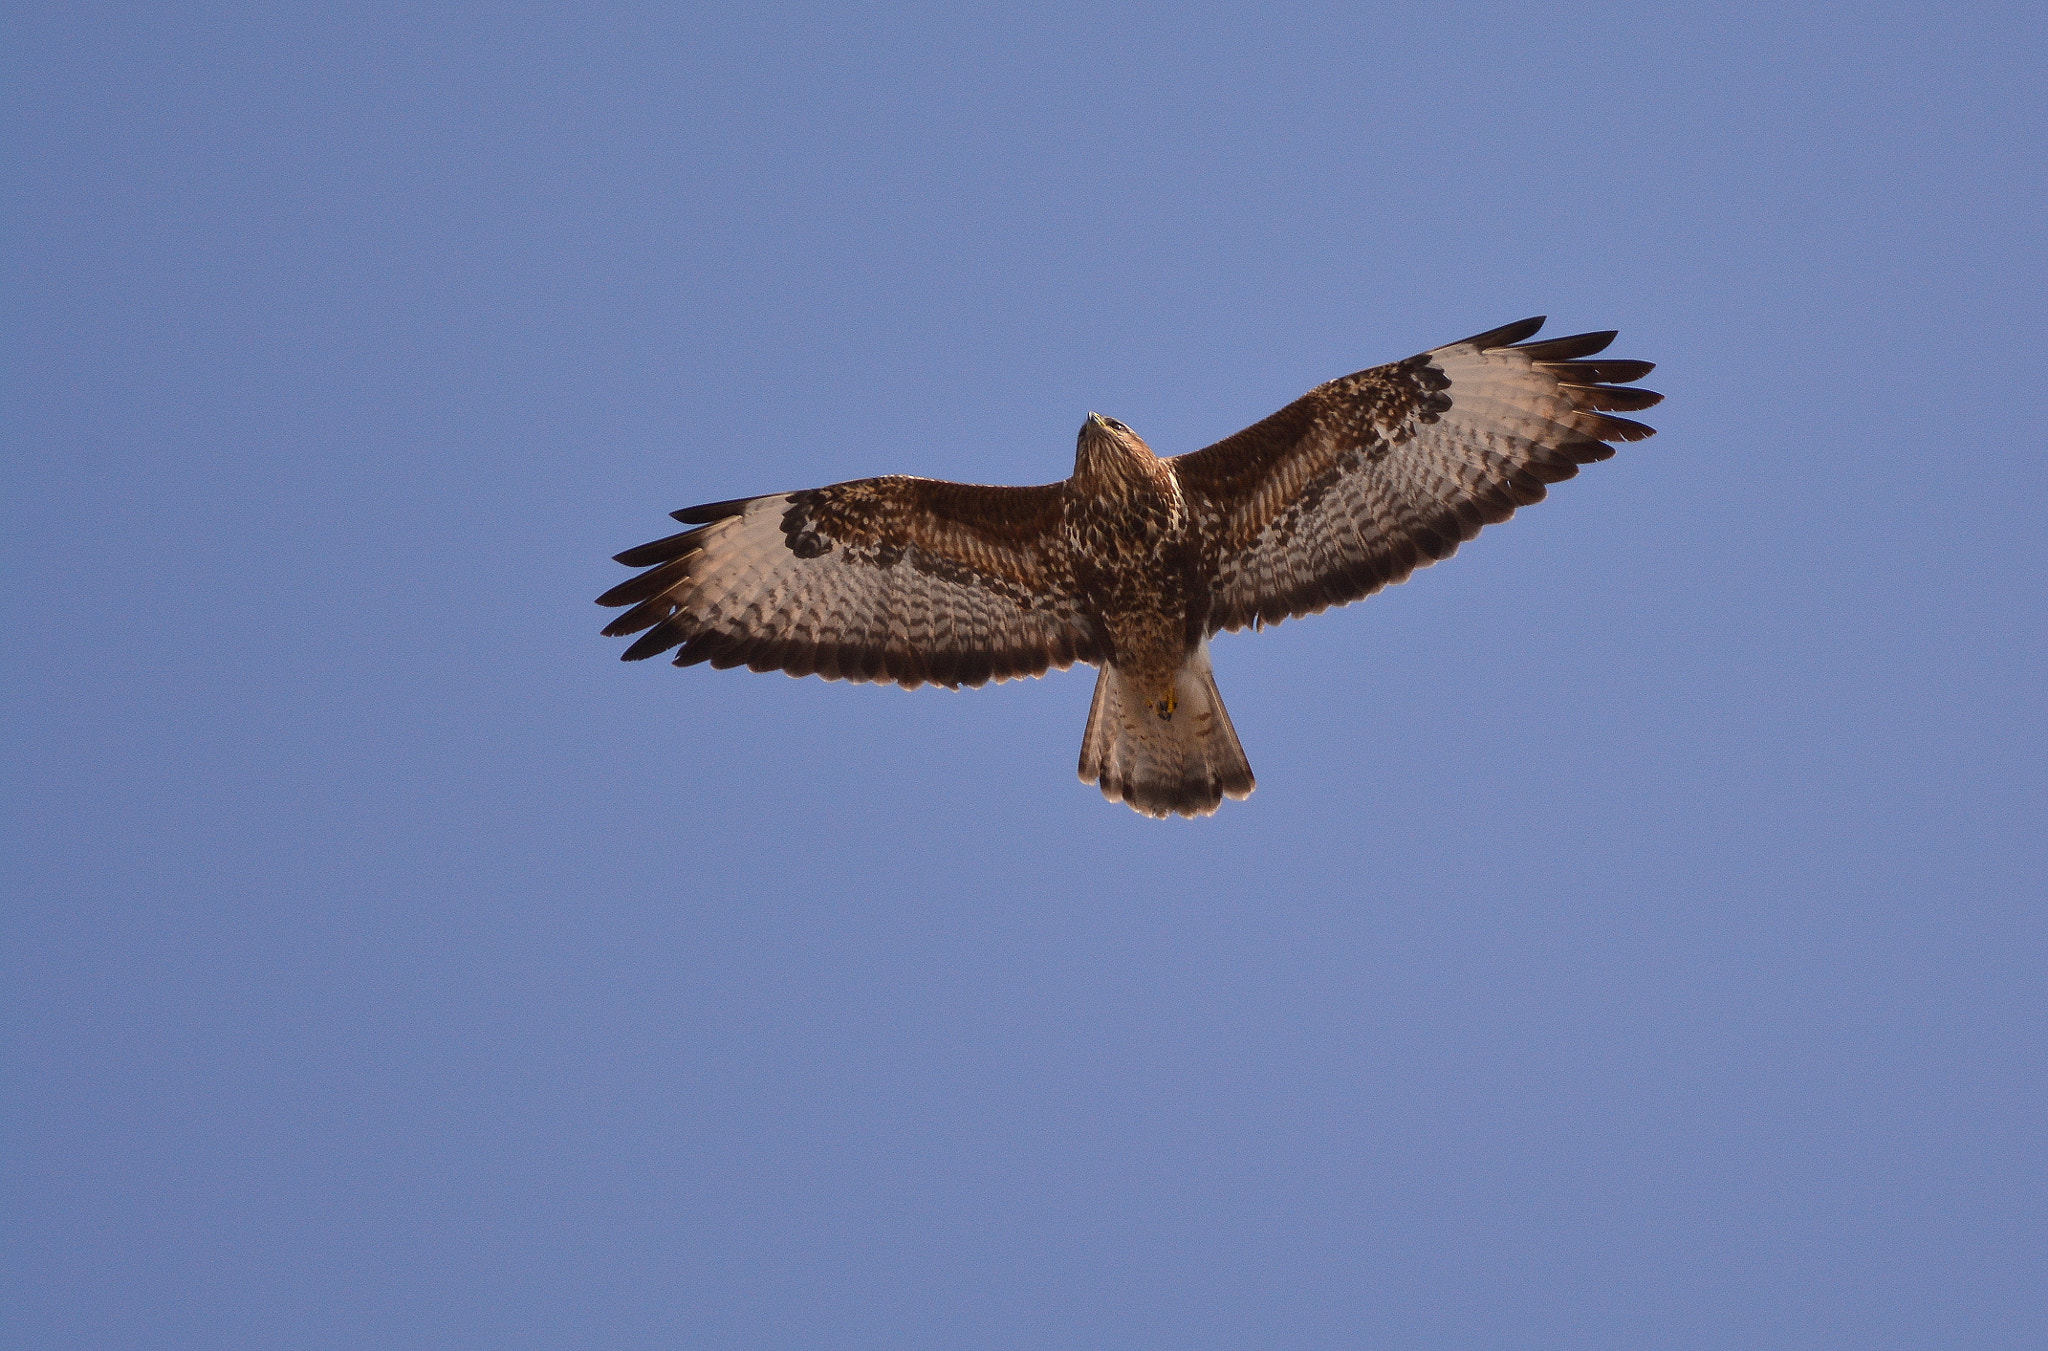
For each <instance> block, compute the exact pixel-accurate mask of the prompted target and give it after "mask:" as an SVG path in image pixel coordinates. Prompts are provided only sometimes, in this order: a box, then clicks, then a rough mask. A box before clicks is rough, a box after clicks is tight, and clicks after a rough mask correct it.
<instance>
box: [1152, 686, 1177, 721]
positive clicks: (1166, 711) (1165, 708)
mask: <svg viewBox="0 0 2048 1351" xmlns="http://www.w3.org/2000/svg"><path fill="white" fill-rule="evenodd" d="M1154 707H1156V708H1157V709H1158V710H1159V720H1160V721H1161V722H1171V721H1172V720H1173V710H1175V709H1176V708H1179V707H1180V701H1179V700H1178V699H1176V698H1174V695H1173V691H1172V690H1171V689H1169V690H1167V692H1166V697H1165V698H1164V699H1161V700H1160V701H1159V702H1158V703H1157V704H1156V705H1154Z"/></svg>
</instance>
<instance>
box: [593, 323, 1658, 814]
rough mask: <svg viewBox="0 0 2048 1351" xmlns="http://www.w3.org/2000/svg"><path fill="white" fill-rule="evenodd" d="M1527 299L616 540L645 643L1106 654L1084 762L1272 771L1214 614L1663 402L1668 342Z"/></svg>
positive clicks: (1466, 524)
mask: <svg viewBox="0 0 2048 1351" xmlns="http://www.w3.org/2000/svg"><path fill="white" fill-rule="evenodd" d="M1542 326H1543V320H1542V319H1540V318H1537V319H1525V320H1523V321H1522V322H1521V323H1518V324H1509V325H1507V326H1506V327H1505V328H1497V329H1494V330H1493V331H1492V332H1489V333H1481V334H1479V335H1477V336H1475V337H1471V338H1467V339H1465V340H1464V341H1463V342H1454V343H1452V344H1450V345H1449V346H1448V347H1439V348H1437V349H1435V350H1434V351H1430V352H1424V353H1422V354H1421V355H1419V356H1413V357H1410V358H1408V359H1407V360H1406V361H1397V362H1394V363H1392V364H1391V365H1386V366H1375V367H1373V368H1372V369H1371V370H1367V371H1360V372H1359V373H1358V374H1356V375H1347V376H1345V377H1343V378H1342V379H1339V380H1332V381H1330V382H1329V383H1328V384H1325V385H1318V386H1317V387H1316V388H1314V389H1312V390H1310V391H1309V392H1308V393H1307V394H1304V395H1303V396H1302V397H1300V398H1299V399H1296V400H1295V401H1294V402H1293V403H1290V404H1288V405H1287V406H1286V407H1285V408H1283V409H1281V410H1280V411H1279V412H1277V413H1275V414H1273V416H1271V417H1269V418H1267V419H1266V420H1265V421H1263V422H1260V423H1258V424H1256V425H1254V426H1251V427H1247V428H1245V429H1244V430H1243V431H1241V432H1239V433H1237V434H1236V435H1235V436H1231V437H1228V438H1226V439H1224V440H1222V441H1218V442H1217V443H1216V444H1215V445H1213V446H1210V447H1209V448H1207V449H1206V450H1198V451H1195V452H1194V453H1193V454H1190V455H1179V456H1175V457H1174V458H1172V459H1160V458H1158V457H1157V456H1155V455H1154V454H1153V453H1152V450H1151V448H1150V447H1149V446H1147V445H1146V444H1145V442H1144V441H1143V440H1142V439H1141V438H1140V437H1139V436H1138V434H1137V433H1136V432H1134V431H1132V430H1131V429H1130V428H1128V427H1126V426H1124V424H1123V423H1121V422H1118V421H1117V420H1116V419H1115V418H1105V417H1101V416H1099V415H1097V414H1095V413H1090V414H1089V415H1088V420H1087V422H1086V423H1084V424H1083V425H1082V427H1081V433H1080V438H1079V442H1078V445H1077V448H1076V451H1075V455H1074V476H1073V477H1072V478H1070V479H1068V480H1066V481H1065V482H1064V483H1048V484H1045V485H1043V486H1041V487H1035V488H1009V487H986V486H983V485H981V484H971V483H946V482H941V481H939V480H936V479H924V478H911V477H908V476H905V475H900V474H897V475H890V476H888V477H885V478H867V479H855V480H853V481H852V482H850V483H835V484H833V485H832V486H830V487H826V488H811V489H807V490H805V491H803V492H793V493H772V494H770V495H768V496H766V497H745V498H738V499H735V500H733V501H730V502H713V503H711V504H709V505H707V506H701V507H686V508H684V509H683V510H681V511H678V512H675V513H673V515H674V516H675V518H676V519H677V520H678V521H681V522H682V523H684V524H685V525H688V526H690V527H692V528H691V529H688V530H685V531H683V532H682V533H681V534H677V535H670V536H669V537H668V538H667V539H660V540H656V541H655V542H654V543H652V544H643V545H641V546H640V547H639V548H637V549H628V550H626V552H624V553H622V554H620V555H618V561H619V562H621V563H624V564H625V565H626V566H627V567H633V568H645V569H647V571H645V572H643V573H641V574H640V575H639V576H637V577H635V578H633V579H632V580H631V581H628V582H624V583H621V584H620V585H618V586H616V587H613V588H612V589H611V590H610V591H607V592H606V593H605V594H604V595H602V596H600V597H599V598H598V604H600V605H612V606H631V607H632V608H631V609H629V610H627V611H626V613H625V614H623V615H621V616H620V617H619V618H618V619H616V620H614V621H613V622H612V623H611V624H610V625H609V626H608V627H607V628H606V629H605V633H606V634H607V635H609V636H612V637H621V636H624V635H626V634H633V633H638V634H640V635H641V636H640V638H639V639H638V640H637V641H635V642H634V643H633V645H632V646H630V647H628V648H627V649H626V651H625V660H627V661H639V660H641V659H643V658H646V657H652V656H654V655H655V654H657V653H660V652H666V651H668V650H669V649H671V648H675V647H678V646H680V648H681V650H680V651H678V652H677V653H676V656H675V664H676V665H678V666H694V665H696V664H697V663H699V662H707V661H708V662H710V663H711V664H712V665H713V666H715V667H732V666H746V667H748V668H750V669H752V670H756V671H774V670H781V671H787V672H788V673H789V674H791V675H793V676H805V675H821V676H823V677H825V679H827V680H842V679H843V680H853V681H866V680H873V681H886V682H892V683H895V684H898V685H903V686H905V687H914V686H917V685H922V684H927V683H929V684H934V685H944V686H946V687H947V688H948V689H956V688H958V687H959V686H961V685H980V684H983V683H985V682H987V681H990V680H995V681H1003V680H1012V679H1016V678H1018V677H1020V676H1038V675H1043V674H1045V671H1046V668H1048V667H1054V666H1056V667H1060V668H1062V669H1064V668H1066V667H1068V666H1071V665H1073V664H1074V663H1075V662H1077V661H1081V662H1087V663H1088V664H1090V665H1092V666H1098V667H1100V668H1101V673H1100V674H1099V675H1098V676H1097V677H1096V681H1095V701H1094V703H1093V705H1092V706H1091V707H1090V708H1089V710H1088V729H1087V731H1085V732H1084V733H1082V736H1081V778H1082V780H1083V781H1084V782H1089V783H1096V784H1099V785H1101V788H1102V792H1103V795H1104V796H1105V797H1108V798H1110V799H1111V800H1112V801H1116V800H1121V801H1123V802H1126V803H1129V804H1130V805H1131V806H1132V807H1133V808H1135V809H1136V810H1138V811H1141V812H1144V813H1146V814H1147V815H1150V816H1157V817H1165V816H1169V815H1173V814H1175V813H1178V814H1180V815H1182V816H1206V815H1208V814H1209V813H1211V812H1213V811H1215V810H1216V808H1217V806H1218V804H1219V803H1220V802H1221V801H1222V799H1223V798H1225V797H1233V798H1242V797H1245V796H1247V795H1248V794H1250V792H1251V791H1252V770H1251V765H1250V764H1249V763H1248V762H1247V761H1246V760H1245V756H1244V749H1243V747H1241V746H1240V745H1239V744H1238V740H1237V733H1236V731H1235V730H1234V729H1233V728H1232V727H1231V725H1230V715H1229V714H1228V713H1226V712H1225V711H1224V708H1223V699H1222V697H1221V696H1220V695H1219V694H1218V693H1217V691H1216V679H1215V676H1214V675H1213V674H1212V673H1211V671H1210V667H1209V638H1210V635H1212V634H1214V633H1215V632H1216V631H1217V630H1219V629H1233V630H1235V629H1241V628H1244V627H1246V626H1247V625H1249V626H1251V627H1252V628H1259V627H1261V626H1263V625H1266V624H1274V623H1278V622H1279V621H1280V620H1283V619H1289V618H1292V617H1294V616H1296V615H1308V614H1316V613H1318V612H1319V611H1321V610H1324V609H1326V608H1328V607H1329V606H1332V605H1344V604H1348V603H1349V602H1351V601H1354V600H1359V599H1362V598H1363V597H1366V596H1369V595H1371V594H1372V593H1373V592H1375V591H1377V590H1379V589H1380V588H1381V587H1383V586H1386V585H1388V584H1390V583H1393V582H1398V581H1401V580H1403V579H1404V578H1406V577H1407V576H1408V574H1409V573H1410V572H1413V571H1414V570H1415V569H1416V568H1418V567H1427V566H1429V564H1431V563H1433V562H1435V561H1437V560H1438V559H1440V558H1448V557H1450V556H1451V554H1452V553H1454V552H1455V551H1456V550H1457V547H1458V545H1459V544H1460V543H1461V542H1462V541H1464V540H1468V539H1470V538H1472V537H1473V536H1474V535H1476V534H1478V533H1479V530H1480V527H1482V526H1485V525H1490V524H1492V523H1493V522H1495V521H1504V520H1506V519H1507V518H1508V517H1509V516H1511V515H1513V514H1514V511H1515V508H1517V507H1525V506H1528V505H1529V504H1530V503H1532V502H1537V501H1541V500H1542V498H1543V494H1544V485H1545V484H1549V483H1556V482H1558V481H1559V480H1561V479H1568V478H1570V477H1571V476H1572V475H1574V474H1576V473H1578V472H1579V466H1580V465H1582V464H1587V463H1590V462H1592V461H1594V460H1604V459H1606V458H1608V457H1609V456H1611V455H1612V454H1614V448H1613V447H1612V446H1610V445H1608V444H1607V443H1608V442H1610V441H1637V440H1641V439H1642V438H1643V437H1646V436H1649V435H1650V434H1651V429H1650V428H1648V427H1646V426H1644V425H1643V424H1642V423H1640V422H1632V421H1630V420H1628V419H1627V418H1620V417H1610V416H1608V415H1609V414H1610V413H1613V412H1634V411H1636V410H1638V409H1643V408H1648V407H1650V406H1651V405H1652V404H1655V403H1657V402H1658V401H1659V400H1660V399H1661V398H1662V397H1663V396H1662V395H1659V394H1652V393H1650V392H1649V391H1648V390H1643V389H1629V388H1623V386H1626V385H1628V384H1629V383H1630V382H1631V381H1635V380H1640V379H1642V377H1643V376H1645V375H1647V374H1649V372H1650V370H1651V369H1652V367H1651V365H1650V363H1649V362H1647V361H1611V360H1604V359H1603V360H1589V359H1588V358H1592V357H1594V356H1595V354H1597V353H1599V352H1601V351H1603V350H1605V348H1606V347H1607V345H1608V343H1610V342H1611V341H1613V339H1614V334H1613V333H1611V332H1608V333H1582V334H1580V335H1578V336H1576V337H1570V338H1556V339H1552V340H1550V341H1548V342H1525V341H1524V339H1526V338H1529V337H1530V336H1532V335H1533V334H1534V333H1535V332H1536V331H1537V330H1538V329H1539V328H1541V327H1542Z"/></svg>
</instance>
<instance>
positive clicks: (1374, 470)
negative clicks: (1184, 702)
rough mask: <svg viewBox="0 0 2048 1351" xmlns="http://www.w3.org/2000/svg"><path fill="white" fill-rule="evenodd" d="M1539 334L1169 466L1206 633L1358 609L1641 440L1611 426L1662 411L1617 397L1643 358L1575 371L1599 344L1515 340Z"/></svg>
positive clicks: (1347, 386) (1435, 355)
mask: <svg viewBox="0 0 2048 1351" xmlns="http://www.w3.org/2000/svg"><path fill="white" fill-rule="evenodd" d="M1542 326H1543V320H1542V319H1540V318H1537V319H1525V320H1523V321H1522V322H1521V323H1518V324H1509V325H1507V326H1506V327H1505V328H1497V329H1494V330H1493V331H1492V332H1490V333H1481V334H1479V335H1477V336H1476V337H1471V338H1467V339H1465V340H1464V341H1463V342H1455V343H1452V344H1450V345H1449V346H1448V347H1439V348H1437V349H1436V350H1435V351H1432V352H1424V353H1422V354H1421V355H1420V356H1414V357H1410V358H1409V359H1408V360H1406V361H1399V362H1395V363H1393V364H1392V365H1387V366H1376V367H1374V368H1373V369H1371V370H1368V371H1360V372H1359V373H1358V374H1356V375H1347V376H1345V377H1343V378H1342V379H1338V380H1332V381H1330V382H1329V383H1328V384H1326V385H1319V386H1317V387H1316V388H1315V389H1312V390H1310V391H1309V392H1308V393H1307V394H1305V395H1303V396H1302V397H1301V398H1299V399H1296V400H1295V401H1294V402H1293V403H1291V404H1289V405H1287V407H1285V408H1283V409H1281V410H1280V411H1279V412H1277V413H1275V414H1273V416H1271V417H1269V418H1267V419H1266V420H1265V421H1263V422H1260V423H1258V424H1256V425H1254V426H1251V427H1247V428H1246V429H1245V430H1243V431H1241V432H1239V433H1238V434H1237V435H1235V436H1232V437H1230V438H1228V439H1227V440H1223V441H1219V442H1217V443H1216V444H1215V445H1213V446H1210V447H1208V448H1207V449H1204V450H1198V451H1195V452H1194V453H1193V454H1190V455H1182V456H1180V457H1178V458H1176V459H1175V460H1173V461H1172V464H1173V466H1174V469H1175V470H1176V471H1177V472H1178V474H1179V475H1180V482H1181V488H1182V491H1183V492H1184V493H1186V494H1188V496H1189V499H1190V504H1191V505H1193V506H1196V507H1197V508H1198V509H1200V510H1203V511H1205V512H1206V513H1207V514H1208V523H1209V530H1210V540H1211V545H1210V547H1211V548H1212V549H1213V550H1214V553H1213V555H1212V557H1213V560H1214V564H1215V567H1216V569H1217V571H1216V577H1217V580H1216V587H1215V602H1214V604H1213V606H1212V608H1211V610H1210V614H1209V630H1210V632H1212V633H1213V632H1215V631H1216V630H1218V629H1238V628H1242V627H1244V626H1245V625H1247V624H1251V625H1258V624H1274V623H1278V622H1279V621H1280V620H1282V619H1288V618H1292V617H1294V616H1297V615H1306V614H1315V613H1318V612H1319V611H1321V610H1324V609H1326V608H1328V607H1329V606H1332V605H1344V604H1347V603H1349V602H1351V601H1354V600H1360V599H1362V598H1364V597H1366V596H1369V595H1371V594H1372V593H1373V592H1375V591H1377V590H1379V589H1380V588H1381V587H1383V586H1387V585H1390V584H1391V583H1394V582H1398V581H1401V580H1403V579H1404V578H1406V577H1407V576H1408V574H1409V573H1411V572H1413V571H1414V570H1415V569H1416V568H1418V567H1427V566H1428V565H1429V564H1431V563H1433V562H1435V561H1437V560H1438V559H1440V558H1448V557H1450V556H1451V554H1452V553H1454V552H1456V550H1457V547H1458V545H1459V544H1460V543H1462V542H1463V541H1465V540H1468V539H1471V538H1472V537H1473V536H1474V535H1476V534H1478V533H1479V531H1480V528H1481V527H1483V526H1487V525H1491V524H1493V523H1494V522H1496V521H1504V520H1506V519H1507V518H1508V517H1509V516H1511V515H1513V514H1514V511H1515V508H1517V507H1525V506H1528V505H1530V504H1531V503H1533V502H1540V501H1542V500H1543V495H1544V485H1545V484H1549V483H1556V482H1558V481H1560V480H1562V479H1568V478H1570V477H1571V476H1572V475H1574V474H1576V473H1578V472H1579V466H1580V465H1582V464H1587V463H1589V462H1591V461H1594V460H1604V459H1606V458H1608V457H1609V456H1611V455H1613V454H1614V447H1612V446H1611V445H1608V444H1606V443H1607V442H1610V441H1637V440H1641V439H1642V438H1643V437H1646V436H1649V435H1651V434H1652V429H1651V428H1649V427H1646V426H1644V425H1643V424H1642V423H1640V422H1631V421H1629V420H1628V419H1627V418H1618V417H1608V416H1606V414H1607V413H1608V412H1611V411H1627V412H1632V411H1635V410H1637V409H1642V408H1648V407H1650V406H1651V405H1653V404H1655V403H1657V402H1659V401H1660V400H1661V399H1662V398H1663V397H1664V396H1663V395H1661V394H1652V393H1651V392H1650V391H1648V390H1645V389H1627V388H1620V387H1619V386H1623V385H1626V384H1627V383H1628V382H1630V381H1633V380H1640V379H1642V378H1643V377H1644V376H1645V375H1647V374H1649V373H1650V371H1651V370H1652V369H1654V368H1653V367H1652V366H1651V364H1650V363H1649V362H1647V361H1595V360H1585V359H1584V358H1588V357H1592V356H1593V355H1594V354H1596V353H1598V352H1600V351H1602V350H1604V349H1605V348H1606V346H1607V344H1608V343H1610V342H1612V341H1613V340H1614V334H1613V333H1582V334H1579V335H1577V336H1576V337H1570V338H1555V339H1552V340H1551V341H1548V342H1536V343H1522V345H1521V346H1511V345H1510V344H1514V343H1521V342H1522V339H1524V338H1527V337H1530V336H1531V335H1533V334H1534V333H1535V332H1536V330H1537V329H1539V328H1541V327H1542Z"/></svg>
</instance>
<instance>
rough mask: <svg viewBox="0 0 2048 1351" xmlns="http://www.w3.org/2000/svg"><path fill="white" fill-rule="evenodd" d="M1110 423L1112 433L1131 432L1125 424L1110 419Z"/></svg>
mask: <svg viewBox="0 0 2048 1351" xmlns="http://www.w3.org/2000/svg"><path fill="white" fill-rule="evenodd" d="M1108 421H1109V427H1110V430H1111V431H1118V432H1127V431H1129V430H1130V428H1129V427H1126V426H1124V424H1123V423H1121V422H1118V421H1117V420H1116V419H1115V418H1110V419H1109V420H1108Z"/></svg>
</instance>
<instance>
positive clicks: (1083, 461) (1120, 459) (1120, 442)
mask: <svg viewBox="0 0 2048 1351" xmlns="http://www.w3.org/2000/svg"><path fill="white" fill-rule="evenodd" d="M1158 458H1159V457H1158V456H1156V455H1154V454H1153V453H1152V447H1150V446H1148V445H1146V444H1145V438H1144V437H1142V436H1140V435H1138V434H1137V433H1136V432H1134V431H1132V430H1131V429H1130V428H1129V427H1126V426H1124V424H1123V423H1121V422H1118V421H1117V420H1116V419H1115V418H1113V417H1104V416H1102V414H1100V413H1090V414H1089V415H1088V420H1087V421H1086V422H1084V423H1082V424H1081V434H1080V436H1078V437H1076V438H1075V441H1074V477H1076V478H1100V477H1108V476H1114V477H1118V478H1123V477H1128V476H1131V475H1133V474H1137V475H1147V476H1149V475H1151V474H1152V473H1153V472H1155V471H1154V465H1155V463H1156V462H1157V460H1158Z"/></svg>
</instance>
